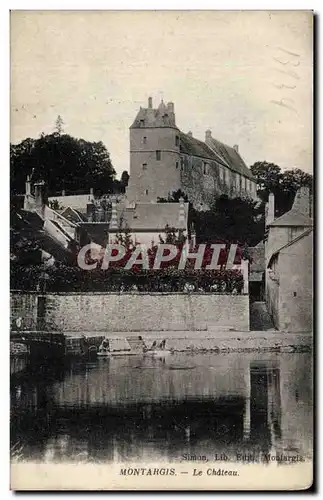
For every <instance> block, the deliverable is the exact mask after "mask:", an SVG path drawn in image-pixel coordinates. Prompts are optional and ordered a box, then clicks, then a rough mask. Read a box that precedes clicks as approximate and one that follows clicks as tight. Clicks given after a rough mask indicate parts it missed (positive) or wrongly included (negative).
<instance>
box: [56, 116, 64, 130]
mask: <svg viewBox="0 0 323 500" xmlns="http://www.w3.org/2000/svg"><path fill="white" fill-rule="evenodd" d="M63 125H64V122H63V118H62V117H61V115H58V117H57V119H56V122H55V130H56V132H57V133H58V134H61V133H62V132H63Z"/></svg>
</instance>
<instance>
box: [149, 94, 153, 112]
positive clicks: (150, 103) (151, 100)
mask: <svg viewBox="0 0 323 500" xmlns="http://www.w3.org/2000/svg"><path fill="white" fill-rule="evenodd" d="M148 108H149V109H152V108H153V98H152V97H148Z"/></svg>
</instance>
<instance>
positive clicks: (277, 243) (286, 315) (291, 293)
mask: <svg viewBox="0 0 323 500" xmlns="http://www.w3.org/2000/svg"><path fill="white" fill-rule="evenodd" d="M273 213H274V198H273V196H271V197H270V200H269V210H268V215H269V217H271V215H272V214H273ZM310 215H312V209H311V200H310V196H309V190H308V188H301V189H300V190H299V191H298V193H297V194H296V197H295V201H294V204H293V207H292V209H291V210H290V211H289V212H287V213H285V214H284V215H282V216H281V217H279V218H277V219H272V220H269V223H268V221H267V225H268V228H269V231H268V239H267V241H266V243H265V259H266V303H267V308H268V311H269V312H270V314H271V317H272V319H273V322H274V324H275V327H276V328H277V329H279V330H281V331H293V332H305V331H311V330H312V317H313V220H312V219H311V217H310Z"/></svg>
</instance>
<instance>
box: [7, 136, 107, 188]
mask: <svg viewBox="0 0 323 500" xmlns="http://www.w3.org/2000/svg"><path fill="white" fill-rule="evenodd" d="M10 168H11V176H10V184H11V186H10V187H11V191H12V193H16V194H20V193H24V191H25V181H26V178H27V175H31V172H32V171H33V181H34V182H35V181H40V180H44V181H45V182H46V184H47V186H48V191H49V193H50V194H55V193H57V192H58V191H62V190H63V189H65V190H70V191H80V190H82V191H83V192H84V191H89V190H90V188H93V189H94V192H95V193H96V194H103V193H110V192H112V191H113V183H114V179H115V170H114V168H113V165H112V162H111V159H110V155H109V152H108V151H107V149H106V147H105V146H104V144H103V143H102V142H88V141H85V140H84V139H75V138H74V137H71V136H70V135H67V134H59V133H57V132H55V133H53V134H49V135H41V137H40V138H39V139H25V140H24V141H22V142H21V143H19V144H17V145H10Z"/></svg>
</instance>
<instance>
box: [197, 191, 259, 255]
mask: <svg viewBox="0 0 323 500" xmlns="http://www.w3.org/2000/svg"><path fill="white" fill-rule="evenodd" d="M264 208H265V207H264V203H260V202H256V201H253V200H249V199H242V198H233V199H232V198H229V197H228V196H227V195H222V196H219V197H218V198H217V199H216V200H215V202H214V203H213V205H212V206H211V208H210V210H207V211H205V212H198V211H196V212H195V230H196V240H197V242H198V243H217V242H223V243H238V244H240V245H248V246H253V245H256V244H257V243H259V241H261V240H262V239H263V237H264V229H265V224H264Z"/></svg>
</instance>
